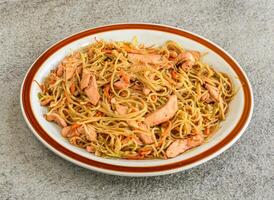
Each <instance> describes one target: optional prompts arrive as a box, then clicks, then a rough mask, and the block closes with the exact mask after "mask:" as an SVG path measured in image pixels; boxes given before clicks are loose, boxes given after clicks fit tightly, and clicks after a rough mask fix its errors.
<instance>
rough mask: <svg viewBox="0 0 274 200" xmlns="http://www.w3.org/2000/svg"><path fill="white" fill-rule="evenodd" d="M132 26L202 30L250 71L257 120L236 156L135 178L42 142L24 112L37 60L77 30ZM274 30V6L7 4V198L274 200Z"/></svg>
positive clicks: (2, 132)
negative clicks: (86, 163) (28, 77)
mask: <svg viewBox="0 0 274 200" xmlns="http://www.w3.org/2000/svg"><path fill="white" fill-rule="evenodd" d="M132 21H138V22H152V23H162V24H168V25H172V26H176V27H181V28H185V29H186V30H189V31H193V32H195V33H198V34H200V35H202V36H204V37H206V38H209V39H211V40H212V41H214V42H216V43H217V44H219V45H220V46H222V47H223V48H224V49H226V50H227V51H228V52H229V53H231V55H233V56H234V57H235V58H236V59H237V60H238V61H239V63H240V64H241V65H242V67H243V69H244V70H245V71H246V73H247V75H248V76H249V78H250V81H251V83H252V86H253V89H254V97H255V107H254V115H253V118H252V121H251V123H250V125H249V127H248V129H247V131H246V132H245V134H244V135H243V136H242V137H241V139H240V140H239V141H238V142H237V143H236V144H235V145H234V146H233V147H231V148H230V149H229V150H228V151H226V152H225V153H223V154H222V155H220V156H219V157H217V158H215V159H213V160H211V161H210V162H208V163H205V164H203V165H200V166H199V167H196V168H194V169H192V170H188V171H185V172H181V173H177V174H173V175H167V176H162V177H152V178H126V177H115V176H110V175H104V174H99V173H95V172H92V171H89V170H87V169H83V168H81V167H78V166H75V165H73V164H71V163H69V162H67V161H65V160H63V159H62V158H59V157H58V156H56V155H55V154H54V153H52V152H51V151H49V150H48V149H47V148H45V147H44V146H43V145H42V144H41V143H40V142H39V141H38V140H37V139H36V138H35V137H34V136H33V134H32V133H31V131H30V130H29V129H28V127H27V125H26V123H25V122H24V120H23V117H22V115H21V111H20V106H19V88H20V85H21V82H22V79H23V77H24V75H25V73H26V71H27V69H28V68H29V66H30V65H31V63H32V62H33V61H34V60H35V59H36V58H37V57H38V56H39V55H40V54H41V53H42V52H43V51H44V50H45V49H46V48H48V47H49V46H50V45H51V44H53V43H55V42H56V41H58V40H60V39H62V38H64V37H66V36H68V35H70V34H72V33H75V32H78V31H81V30H83V29H86V28H91V27H95V26H98V25H105V24H110V23H117V22H132ZM273 24H274V1H273V0H272V1H271V0H269V1H266V0H265V1H255V0H251V1H247V0H242V1H240V0H239V1H221V0H215V1H200V0H191V1H157V0H149V1H106V0H97V1H81V0H78V1H69V0H60V1H53V0H40V1H31V0H27V1H20V0H12V1H3V0H2V1H1V0H0V93H1V104H0V110H1V121H0V199H41V200H42V199H122V200H123V199H136V200H137V199H138V200H139V199H184V200H187V199H210V200H211V199H256V200H257V199H269V200H270V199H271V197H272V199H273V196H274V192H273V189H274V171H273V166H274V162H273V159H274V150H273V147H274V145H273V144H274V137H273V134H274V131H273V130H274V129H273V125H274V116H273V112H274V101H273V99H274V89H273V88H274V59H273V56H274V50H273V49H274V25H273Z"/></svg>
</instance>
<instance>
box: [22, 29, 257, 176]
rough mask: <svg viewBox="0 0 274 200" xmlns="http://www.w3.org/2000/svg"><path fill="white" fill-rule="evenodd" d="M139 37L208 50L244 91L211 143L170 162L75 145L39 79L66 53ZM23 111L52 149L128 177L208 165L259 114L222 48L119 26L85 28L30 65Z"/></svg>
mask: <svg viewBox="0 0 274 200" xmlns="http://www.w3.org/2000/svg"><path fill="white" fill-rule="evenodd" d="M134 36H137V38H138V40H139V42H140V43H145V44H147V45H150V44H151V45H152V44H158V45H161V44H163V43H164V42H165V41H167V40H173V41H175V42H178V43H180V44H182V45H183V47H184V48H186V49H192V50H198V51H201V52H208V53H207V55H206V56H205V57H204V62H205V63H208V64H210V65H212V66H214V68H215V69H216V70H219V71H223V72H225V73H227V74H228V75H229V76H230V77H231V78H232V82H233V84H234V86H235V87H236V88H237V89H238V91H237V93H236V95H235V97H234V99H233V100H232V102H231V103H230V108H229V111H228V114H227V118H226V120H225V121H223V122H222V123H221V127H220V129H219V130H218V131H217V132H216V133H215V134H214V136H213V137H212V138H211V139H210V140H208V141H207V143H206V144H203V145H202V146H199V147H197V148H195V149H193V150H190V151H188V152H185V153H184V154H182V155H180V156H178V157H175V158H172V159H166V160H124V159H107V158H102V157H97V156H95V155H93V154H90V153H88V152H86V151H85V150H83V149H80V148H77V147H75V146H72V145H71V144H69V142H68V141H67V140H66V139H65V138H63V137H62V136H61V135H60V129H59V128H58V127H57V126H56V125H55V124H53V123H50V122H48V121H46V120H45V119H44V117H43V114H44V113H45V112H46V108H44V107H41V106H40V103H39V99H38V98H37V93H38V92H39V87H38V85H37V84H35V82H34V80H36V81H38V82H42V80H43V79H44V78H45V76H46V75H47V74H48V73H49V72H50V70H52V69H53V68H54V67H55V66H56V65H57V64H58V63H59V62H60V61H61V60H62V59H63V58H64V57H65V56H66V55H68V54H70V53H71V52H73V51H75V50H77V49H79V48H81V47H84V46H87V45H88V44H90V43H92V42H94V41H95V40H96V39H104V40H114V41H117V40H122V41H131V40H132V38H133V37H134ZM20 100H21V108H22V112H23V115H24V118H25V120H26V122H27V124H28V126H29V127H30V129H31V130H32V132H33V133H34V135H35V136H36V137H37V138H38V139H39V140H40V141H41V142H42V143H43V144H44V145H45V146H47V147H48V148H49V149H50V150H52V151H53V152H55V153H56V154H58V155H59V156H61V157H63V158H65V159H66V160H68V161H71V162H73V163H75V164H77V165H80V166H82V167H85V168H88V169H92V170H95V171H99V172H103V173H108V174H113V175H125V176H155V175H163V174H169V173H174V172H178V171H182V170H186V169H189V168H192V167H194V166H197V165H199V164H201V163H204V162H206V161H208V160H210V159H212V158H214V157H216V156H217V155H219V154H220V153H222V152H224V151H225V150H226V149H228V148H229V147H230V146H231V145H232V144H233V143H235V141H236V140H237V139H238V138H239V137H240V136H241V135H242V133H243V132H244V130H245V129H246V127H247V125H248V123H249V121H250V118H251V115H252V110H253V97H252V89H251V86H250V83H249V81H248V78H247V76H246V74H245V73H244V71H243V70H242V68H241V67H240V66H239V64H238V63H237V62H236V61H235V60H234V59H233V58H232V57H231V56H230V55H229V54H228V53H227V52H225V51H224V50H223V49H222V48H220V47H219V46H218V45H216V44H214V43H213V42H211V41H209V40H207V39H205V38H203V37H201V36H198V35H196V34H194V33H191V32H188V31H185V30H182V29H178V28H174V27H170V26H164V25H156V24H114V25H108V26H103V27H98V28H93V29H89V30H85V31H83V32H80V33H77V34H74V35H72V36H69V37H67V38H65V39H64V40H62V41H60V42H57V43H56V44H54V45H53V46H51V47H50V48H49V49H47V50H46V51H45V52H44V53H43V54H42V55H41V56H40V57H39V58H38V59H37V60H36V61H35V62H34V63H33V65H32V66H31V67H30V69H29V70H28V72H27V74H26V76H25V78H24V80H23V84H22V88H21V95H20Z"/></svg>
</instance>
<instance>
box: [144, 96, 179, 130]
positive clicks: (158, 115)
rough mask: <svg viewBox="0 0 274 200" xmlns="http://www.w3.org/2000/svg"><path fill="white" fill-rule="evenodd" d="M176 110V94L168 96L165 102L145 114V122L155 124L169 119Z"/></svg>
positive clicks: (150, 124)
mask: <svg viewBox="0 0 274 200" xmlns="http://www.w3.org/2000/svg"><path fill="white" fill-rule="evenodd" d="M177 110H178V105H177V96H175V95H172V96H170V97H169V99H168V101H167V103H166V104H165V105H164V106H163V107H161V108H159V109H157V110H155V111H154V112H152V113H150V114H149V115H147V116H146V118H145V122H146V123H147V124H148V125H149V126H155V125H158V124H161V123H163V122H165V121H168V120H169V119H171V118H172V117H173V116H174V115H175V113H176V112H177Z"/></svg>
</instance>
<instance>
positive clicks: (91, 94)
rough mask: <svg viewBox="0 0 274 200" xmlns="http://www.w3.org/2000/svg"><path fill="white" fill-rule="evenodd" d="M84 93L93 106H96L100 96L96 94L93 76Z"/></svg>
mask: <svg viewBox="0 0 274 200" xmlns="http://www.w3.org/2000/svg"><path fill="white" fill-rule="evenodd" d="M85 93H86V95H87V96H88V98H89V100H90V102H91V103H92V104H93V105H96V104H97V103H98V101H99V99H100V94H99V92H98V86H97V83H96V79H95V76H91V79H90V80H89V85H88V87H87V88H86V89H85Z"/></svg>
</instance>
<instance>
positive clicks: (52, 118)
mask: <svg viewBox="0 0 274 200" xmlns="http://www.w3.org/2000/svg"><path fill="white" fill-rule="evenodd" d="M45 118H46V120H48V121H50V122H52V121H54V122H56V123H57V124H58V125H59V126H61V127H66V126H67V123H66V121H65V120H64V119H63V118H62V117H60V116H59V115H58V114H57V113H50V114H46V115H45Z"/></svg>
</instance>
